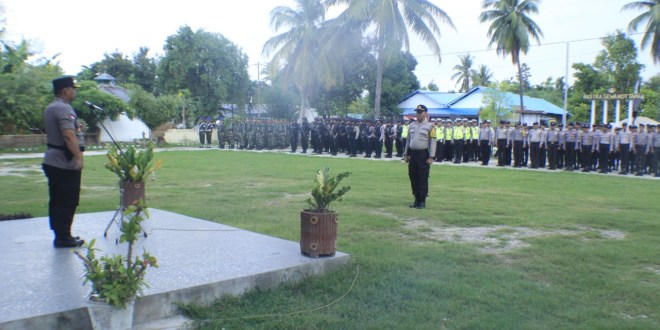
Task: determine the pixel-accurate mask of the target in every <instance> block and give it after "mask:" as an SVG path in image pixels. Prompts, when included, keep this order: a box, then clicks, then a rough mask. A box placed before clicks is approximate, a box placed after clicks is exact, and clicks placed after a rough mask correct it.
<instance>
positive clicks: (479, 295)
mask: <svg viewBox="0 0 660 330" xmlns="http://www.w3.org/2000/svg"><path fill="white" fill-rule="evenodd" d="M157 158H159V159H162V161H163V168H162V169H161V170H159V171H158V173H157V176H156V180H155V181H150V182H148V183H147V204H148V205H149V206H150V207H152V208H159V209H164V210H168V211H173V212H177V213H181V214H185V215H189V216H192V217H197V218H202V219H208V220H211V221H216V222H221V223H223V224H227V225H231V226H236V227H240V228H243V229H247V230H251V231H256V232H260V233H264V234H268V235H272V236H276V237H281V238H284V239H288V240H292V241H297V240H298V238H299V211H300V210H301V209H303V208H305V207H306V203H305V200H306V198H307V197H308V193H309V191H310V190H311V187H312V184H313V176H314V172H315V171H316V170H317V169H319V168H322V167H323V166H326V165H327V166H329V167H330V168H331V170H332V172H334V173H337V172H340V171H351V172H352V173H353V174H352V175H351V176H350V177H349V178H347V179H345V184H347V185H351V186H352V189H351V191H350V192H349V193H348V194H347V195H346V196H345V198H344V201H343V202H341V203H336V204H334V205H333V208H334V209H335V210H336V211H337V212H338V213H339V215H340V227H339V237H338V242H337V245H338V250H340V251H342V252H346V253H349V254H351V256H352V261H351V264H350V265H349V266H348V267H346V268H344V269H341V270H339V271H336V272H333V273H331V274H329V275H327V276H324V277H314V278H310V279H309V280H306V281H304V282H302V283H298V284H289V285H284V286H282V287H280V288H278V289H275V290H272V291H268V292H258V291H254V292H249V293H247V294H245V295H244V296H242V297H240V298H227V299H223V300H219V301H218V302H217V303H216V304H214V305H213V306H209V307H204V306H184V310H185V312H186V313H187V314H188V315H190V316H191V317H193V318H194V319H195V320H196V322H197V323H196V325H198V326H199V327H201V328H204V329H223V328H224V329H236V328H256V329H300V328H302V329H339V328H341V329H460V328H462V329H594V328H598V329H603V328H604V329H659V328H660V307H658V306H660V220H658V219H660V181H659V180H640V179H637V178H632V177H620V176H615V175H608V176H603V175H584V174H580V173H567V172H546V171H520V170H507V169H496V168H482V167H468V166H445V165H437V166H433V167H432V169H431V178H430V189H429V190H430V196H429V198H428V200H427V208H426V209H424V210H416V209H410V208H408V204H409V203H410V202H411V201H412V195H411V194H410V188H409V181H408V178H407V169H406V166H405V164H403V163H401V162H399V161H370V160H364V159H347V158H330V157H305V156H301V155H289V154H285V153H252V152H232V151H218V150H205V151H167V152H160V153H158V154H157ZM40 161H41V160H40V159H23V160H18V159H15V160H0V169H2V171H1V172H2V173H3V175H2V176H0V182H1V183H2V187H3V189H2V190H0V201H1V202H0V213H5V214H10V213H19V212H25V213H31V214H33V215H34V216H46V215H47V208H46V205H47V186H46V181H45V178H44V177H43V174H41V172H40ZM85 161H86V164H85V170H84V172H83V173H84V174H83V191H82V196H81V205H80V207H79V209H78V210H79V212H95V211H108V210H113V209H115V208H116V206H117V191H116V188H115V186H116V178H115V177H114V174H112V173H110V172H109V171H108V170H106V169H105V168H103V164H104V163H105V157H104V156H92V157H90V156H87V157H86V158H85ZM156 221H157V219H156ZM346 293H347V294H346ZM345 294H346V296H345V297H343V296H344V295H345ZM341 297H343V299H339V300H337V299H338V298H341Z"/></svg>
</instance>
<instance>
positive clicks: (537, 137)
mask: <svg viewBox="0 0 660 330" xmlns="http://www.w3.org/2000/svg"><path fill="white" fill-rule="evenodd" d="M542 133H543V132H542V131H541V129H540V128H532V129H531V130H530V131H529V135H528V136H527V139H528V142H529V143H532V142H541V134H542Z"/></svg>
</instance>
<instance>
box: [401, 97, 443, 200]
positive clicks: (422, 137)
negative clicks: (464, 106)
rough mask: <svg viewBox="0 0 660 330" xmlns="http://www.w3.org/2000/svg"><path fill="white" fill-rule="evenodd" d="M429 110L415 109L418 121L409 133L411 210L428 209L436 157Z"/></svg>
mask: <svg viewBox="0 0 660 330" xmlns="http://www.w3.org/2000/svg"><path fill="white" fill-rule="evenodd" d="M427 111H428V110H427V108H426V106H425V105H423V104H420V105H418V106H417V108H416V109H415V112H416V113H417V121H415V122H412V123H411V124H410V127H409V131H408V139H407V140H406V146H405V149H404V159H405V161H406V163H408V177H409V178H410V185H411V187H412V193H413V195H414V196H415V202H414V203H412V204H410V207H411V208H417V209H423V208H425V207H426V197H427V196H428V191H429V170H430V168H431V164H433V156H432V155H435V147H436V146H435V143H436V142H435V137H436V136H435V127H434V126H433V124H432V123H431V122H429V120H428V119H429V118H428V114H427Z"/></svg>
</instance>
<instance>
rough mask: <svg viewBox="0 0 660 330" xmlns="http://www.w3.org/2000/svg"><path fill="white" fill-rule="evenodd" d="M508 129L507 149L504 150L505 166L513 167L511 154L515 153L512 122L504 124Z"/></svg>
mask: <svg viewBox="0 0 660 330" xmlns="http://www.w3.org/2000/svg"><path fill="white" fill-rule="evenodd" d="M504 127H505V128H506V148H505V149H504V166H511V152H512V151H513V127H511V122H510V121H508V120H507V121H505V122H504Z"/></svg>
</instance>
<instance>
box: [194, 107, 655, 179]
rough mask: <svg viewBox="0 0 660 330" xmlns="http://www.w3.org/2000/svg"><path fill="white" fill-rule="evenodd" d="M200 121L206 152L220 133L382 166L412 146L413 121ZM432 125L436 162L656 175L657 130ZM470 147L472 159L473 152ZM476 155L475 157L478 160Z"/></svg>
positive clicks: (252, 144)
mask: <svg viewBox="0 0 660 330" xmlns="http://www.w3.org/2000/svg"><path fill="white" fill-rule="evenodd" d="M200 120H201V122H200V124H199V127H198V132H199V138H200V148H209V147H210V145H211V135H212V134H211V133H212V131H213V129H217V137H218V147H219V148H229V149H256V150H263V149H268V150H273V149H285V148H288V147H290V148H291V151H290V152H296V151H297V149H298V145H302V146H303V152H306V150H307V148H308V147H309V146H310V145H309V144H310V143H311V148H313V152H314V153H317V154H322V153H324V152H325V153H328V154H331V155H337V154H339V153H344V154H346V155H348V156H350V157H356V156H357V155H358V154H363V155H364V156H365V157H366V158H371V157H374V158H380V153H381V152H383V150H384V152H385V158H390V157H393V154H394V152H395V151H394V149H395V148H396V157H399V155H401V156H403V152H404V148H405V146H406V145H407V144H408V139H409V138H410V122H411V121H410V120H408V119H405V121H401V122H393V121H370V120H351V119H325V120H324V119H321V118H317V119H315V120H314V122H312V123H309V122H307V121H306V120H303V121H302V124H300V123H298V122H295V121H294V122H291V123H289V124H287V123H285V122H284V121H281V120H270V119H237V118H228V119H224V120H217V121H211V117H207V116H203V117H200ZM427 121H428V122H429V123H430V124H431V125H433V127H434V131H435V136H436V140H435V141H436V144H435V147H434V148H433V151H434V154H432V155H431V156H432V157H433V159H434V161H435V162H442V161H453V162H454V163H465V162H470V161H480V162H481V164H482V165H484V166H486V165H488V162H489V159H490V157H491V155H492V147H493V146H497V147H498V150H502V151H501V152H500V153H497V154H496V156H497V158H498V160H497V164H498V165H500V164H502V165H501V166H511V161H513V166H514V167H527V166H528V165H529V167H530V168H546V166H547V168H548V169H561V168H563V169H564V170H567V171H573V170H576V169H582V170H583V171H584V172H589V171H594V170H598V171H599V172H600V173H609V172H611V171H618V173H619V174H621V175H625V174H629V173H634V174H636V175H645V174H652V175H655V176H657V175H658V158H660V151H658V150H659V149H658V148H659V146H658V144H660V138H659V137H658V128H657V127H656V126H654V125H648V126H644V125H643V124H640V125H639V127H638V126H635V125H627V124H625V123H624V124H623V127H622V128H613V127H611V125H607V124H605V125H603V124H599V125H593V126H591V125H580V123H577V124H575V123H568V125H566V128H565V129H564V128H563V126H562V125H560V124H556V123H550V124H547V123H545V122H541V125H539V123H538V122H535V123H534V124H533V125H532V127H528V126H527V124H526V123H523V124H522V125H521V124H520V123H516V124H515V128H514V127H509V126H508V124H507V122H506V121H502V122H501V124H500V126H498V127H497V129H493V128H491V127H490V121H483V122H482V123H481V127H479V126H477V125H476V124H474V123H476V120H468V119H466V118H458V119H455V120H450V119H441V118H437V119H432V120H428V119H427ZM412 122H413V123H414V122H415V119H413V120H412ZM539 126H542V127H549V128H545V129H544V128H542V127H539ZM304 127H307V129H304ZM305 131H306V132H307V133H306V132H305ZM498 133H499V134H498ZM472 141H474V143H475V147H474V151H472V150H471V147H470V143H472ZM457 144H458V146H457ZM461 144H462V145H461ZM457 149H460V150H457ZM473 152H474V153H476V155H474V156H472V154H473ZM511 156H513V157H512V158H510V157H511ZM528 158H531V163H529V162H528ZM546 158H547V162H546V160H545V159H546Z"/></svg>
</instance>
